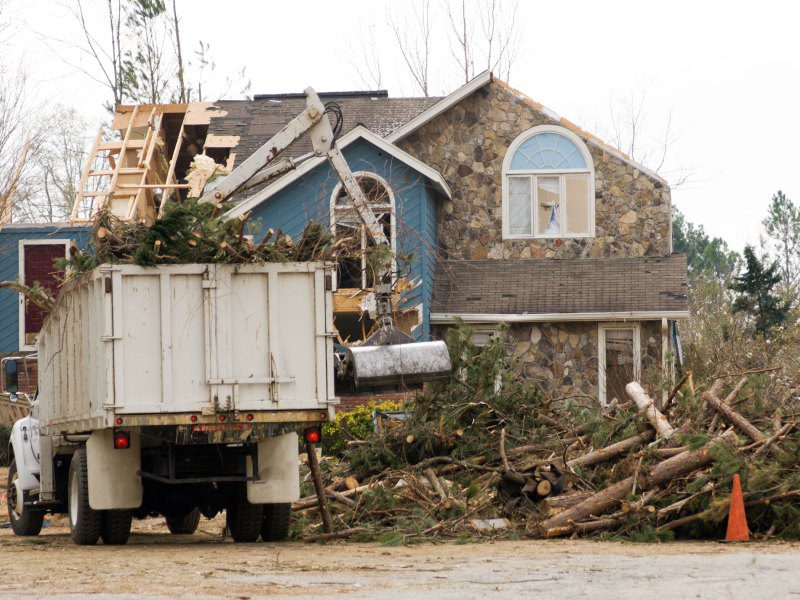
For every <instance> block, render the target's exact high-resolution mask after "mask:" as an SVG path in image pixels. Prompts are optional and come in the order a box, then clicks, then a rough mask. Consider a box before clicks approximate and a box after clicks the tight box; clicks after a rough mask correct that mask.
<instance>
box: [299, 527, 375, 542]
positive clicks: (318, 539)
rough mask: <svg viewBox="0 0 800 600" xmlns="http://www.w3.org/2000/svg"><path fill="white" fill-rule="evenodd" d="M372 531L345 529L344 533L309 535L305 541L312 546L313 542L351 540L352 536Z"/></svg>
mask: <svg viewBox="0 0 800 600" xmlns="http://www.w3.org/2000/svg"><path fill="white" fill-rule="evenodd" d="M371 531H372V530H371V529H368V528H366V527H353V528H352V529H345V530H343V531H334V532H331V533H319V534H317V535H309V536H308V537H306V538H305V539H304V540H303V541H304V542H305V543H306V544H311V543H313V542H327V541H329V540H341V539H344V538H349V537H350V536H351V535H356V534H358V533H370V532H371Z"/></svg>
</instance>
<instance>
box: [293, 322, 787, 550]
mask: <svg viewBox="0 0 800 600" xmlns="http://www.w3.org/2000/svg"><path fill="white" fill-rule="evenodd" d="M470 333H471V332H470V331H469V330H468V329H457V330H453V331H452V332H451V336H450V339H449V343H450V348H451V356H452V361H453V365H454V373H455V374H456V375H454V377H453V378H452V380H450V381H448V382H443V383H441V384H437V385H432V386H430V388H429V389H427V390H426V391H425V392H424V393H422V394H420V395H419V396H417V397H416V398H415V400H414V401H413V402H411V403H409V405H407V406H406V410H407V412H408V414H407V418H406V419H405V420H397V421H391V420H390V419H387V418H384V419H382V420H381V421H382V422H383V423H384V425H383V427H382V428H381V429H380V430H379V431H377V432H375V433H373V434H371V435H368V436H366V437H365V438H364V439H350V440H349V441H348V442H347V448H346V449H345V450H344V451H343V452H341V453H340V454H339V456H330V457H323V460H322V462H321V468H322V471H323V478H324V482H325V484H326V497H327V498H328V499H329V500H330V509H331V511H332V523H333V529H334V532H333V533H319V528H320V527H321V524H320V522H319V521H318V519H319V506H318V502H317V497H316V496H315V495H314V494H313V488H312V487H311V483H310V479H309V478H307V479H309V481H306V482H305V483H304V487H303V489H304V492H306V497H304V498H303V499H301V500H300V501H299V502H297V503H295V504H294V509H295V515H296V517H297V518H296V519H295V535H296V536H297V537H300V538H305V539H307V540H309V541H316V540H326V539H333V538H346V537H350V538H352V539H377V540H379V541H381V542H383V543H385V544H402V543H413V542H421V541H430V540H432V539H456V540H464V541H467V540H470V539H473V538H475V537H485V536H490V537H506V538H519V537H526V536H527V537H558V536H589V535H601V536H607V537H618V538H624V539H632V540H638V541H648V540H659V539H671V538H672V537H673V536H679V537H682V538H696V539H719V538H720V537H723V536H724V528H725V523H726V517H727V512H728V506H729V502H730V490H731V482H732V476H733V475H734V474H735V473H738V474H739V475H740V476H741V479H742V483H743V489H744V491H745V494H744V499H745V505H746V507H747V514H748V520H749V523H750V527H751V530H752V531H753V533H754V535H756V536H757V537H761V538H768V537H773V536H775V537H781V538H788V539H796V538H798V537H800V508H798V506H799V505H800V504H799V502H800V470H798V468H797V467H798V462H799V461H800V431H798V427H797V424H798V417H800V414H798V404H797V401H796V399H795V398H789V399H785V400H775V399H771V398H765V397H763V396H762V395H761V393H760V390H761V389H763V387H765V385H766V380H767V379H768V378H769V377H771V376H772V375H773V374H774V373H775V372H776V371H775V370H772V371H763V372H757V373H740V374H733V375H727V376H723V377H719V378H717V379H716V380H712V381H698V382H694V381H693V380H692V377H691V374H690V373H687V374H686V375H685V376H684V377H683V378H682V379H681V380H680V382H679V383H678V384H677V385H676V386H674V388H672V389H671V390H667V391H668V392H669V393H668V394H667V396H668V398H667V399H666V400H664V399H663V398H662V390H661V389H652V388H651V389H650V390H649V393H648V392H647V391H645V390H644V389H643V388H642V387H641V386H640V385H639V384H638V383H631V384H629V385H628V386H627V388H626V392H627V394H628V396H629V398H628V399H627V400H626V401H624V402H622V403H617V404H616V405H614V406H611V407H607V408H605V409H601V408H600V407H597V406H596V405H594V404H593V403H592V402H590V401H587V402H586V404H584V405H581V404H578V403H573V402H571V401H563V400H561V401H559V400H555V401H550V402H548V401H546V400H545V399H543V398H542V397H541V395H539V394H538V393H537V392H536V391H535V390H534V389H533V388H531V387H526V386H525V385H524V384H523V383H521V382H520V380H519V379H518V378H516V377H515V376H514V372H513V368H512V369H509V368H507V365H504V361H505V360H506V359H505V357H506V348H505V347H504V342H503V341H502V336H499V337H498V338H496V339H495V340H494V341H492V342H491V343H489V344H488V345H487V346H484V347H483V348H476V347H475V346H473V345H472V344H471V343H470V342H469V339H470ZM731 384H734V385H731ZM345 433H346V432H345ZM351 437H352V436H351Z"/></svg>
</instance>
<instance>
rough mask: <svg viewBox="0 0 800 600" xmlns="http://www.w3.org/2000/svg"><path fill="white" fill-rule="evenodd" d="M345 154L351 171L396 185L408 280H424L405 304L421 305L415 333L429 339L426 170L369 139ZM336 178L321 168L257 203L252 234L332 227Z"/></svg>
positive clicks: (432, 206)
mask: <svg viewBox="0 0 800 600" xmlns="http://www.w3.org/2000/svg"><path fill="white" fill-rule="evenodd" d="M343 154H344V156H345V158H346V159H347V162H348V164H349V165H350V169H352V170H353V171H370V172H372V173H375V174H377V175H379V176H380V177H383V178H384V179H385V180H386V181H387V182H388V183H389V186H390V187H391V188H392V191H393V193H394V197H395V214H396V225H397V250H398V252H399V253H406V254H412V255H413V260H412V262H411V265H410V279H416V280H418V281H420V285H419V286H418V287H417V288H416V289H414V290H412V291H410V292H407V293H406V294H405V297H404V302H403V305H404V306H405V307H410V306H415V305H417V304H420V303H422V304H423V323H422V326H421V327H418V328H417V329H416V330H415V331H414V334H415V337H416V338H417V339H428V338H429V335H430V322H429V316H430V300H431V295H432V293H433V261H434V256H435V250H436V239H437V238H436V199H435V193H434V192H433V190H431V189H430V187H429V182H428V180H427V179H426V178H425V177H424V176H423V175H422V174H420V173H419V172H418V171H416V170H414V169H412V168H411V167H409V166H408V165H406V164H405V163H403V162H400V161H398V160H396V159H394V158H393V157H391V156H388V155H387V154H386V153H385V152H383V151H382V150H380V149H379V148H377V147H376V146H374V145H372V144H371V143H369V142H367V141H365V140H358V141H356V142H353V143H352V144H350V145H349V146H348V147H347V148H345V149H344V150H343ZM338 182H339V179H338V178H337V176H336V173H335V172H334V171H333V170H332V169H331V168H330V166H329V165H328V164H327V163H323V164H321V165H319V166H317V167H316V168H314V169H312V170H311V171H310V172H308V173H306V174H305V175H304V176H303V177H301V178H300V179H298V180H297V181H295V182H293V183H292V185H290V186H288V187H286V188H284V189H283V190H281V191H280V192H278V193H277V194H275V195H274V196H272V197H271V198H269V199H267V200H266V201H264V202H263V203H262V204H261V205H260V206H258V207H256V208H255V209H254V210H253V215H252V217H251V220H250V221H249V223H250V225H249V233H251V234H253V237H254V239H255V241H256V243H258V241H260V240H261V238H262V237H263V236H264V233H265V232H266V231H267V230H268V229H269V228H272V229H276V230H277V229H278V228H280V229H281V231H282V232H283V233H288V234H289V235H291V236H292V237H295V236H297V235H299V234H300V233H301V232H302V230H303V228H304V227H305V225H306V223H308V221H310V220H312V219H313V220H316V221H319V222H320V223H323V224H325V225H326V226H330V197H331V194H332V193H333V190H334V188H335V187H336V185H337V184H338Z"/></svg>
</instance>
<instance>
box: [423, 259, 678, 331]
mask: <svg viewBox="0 0 800 600" xmlns="http://www.w3.org/2000/svg"><path fill="white" fill-rule="evenodd" d="M687 293H688V281H687V276H686V255H685V254H672V255H671V256H665V257H635V258H586V259H581V260H574V259H537V260H519V259H518V260H446V261H442V262H441V263H440V264H439V265H438V267H437V270H436V277H435V285H434V290H433V302H432V304H431V313H432V314H431V320H432V321H439V322H445V321H449V320H451V319H452V318H453V316H461V317H462V318H464V320H466V321H470V320H472V321H473V322H475V321H482V320H486V321H490V320H492V319H489V318H486V319H483V318H473V317H476V316H478V315H484V316H485V315H498V316H501V315H506V316H508V317H512V316H513V317H515V318H508V319H503V318H500V319H496V320H508V321H535V320H542V321H545V320H547V319H548V318H549V319H550V320H561V321H567V320H592V319H595V318H597V319H609V320H614V319H626V318H633V319H635V318H639V319H641V318H659V317H661V316H665V317H669V318H681V317H685V316H688V310H689V302H688V296H687Z"/></svg>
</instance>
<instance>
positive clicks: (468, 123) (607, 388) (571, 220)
mask: <svg viewBox="0 0 800 600" xmlns="http://www.w3.org/2000/svg"><path fill="white" fill-rule="evenodd" d="M320 97H321V98H322V100H323V101H324V102H335V103H336V104H337V105H338V106H339V107H340V108H341V112H342V115H343V122H342V129H341V137H340V138H339V139H338V145H339V147H340V148H341V149H342V152H343V154H344V156H345V158H346V159H347V161H348V163H349V165H350V168H351V169H352V171H353V172H354V173H355V174H356V177H357V178H358V179H359V181H360V182H361V185H362V188H363V189H364V190H365V192H366V194H367V196H368V198H369V199H370V201H371V202H372V206H373V211H374V212H375V215H376V216H377V217H378V219H379V221H380V222H381V223H382V224H383V227H384V233H385V235H386V237H387V239H388V240H389V243H390V244H391V246H392V250H393V251H394V252H395V255H396V263H397V264H396V266H397V271H398V278H397V281H396V288H395V296H396V307H397V313H398V323H399V325H400V326H401V328H402V329H404V330H405V331H407V332H409V333H410V334H411V335H412V336H413V337H415V338H416V339H419V340H424V339H430V337H441V336H443V335H444V334H445V332H446V330H447V328H448V327H451V326H453V325H454V324H455V323H457V322H465V323H467V324H469V325H470V326H472V327H473V328H474V330H475V336H474V339H475V341H476V342H478V343H481V342H483V341H485V340H487V339H488V336H490V335H492V334H493V332H494V331H495V329H496V328H497V326H498V324H500V323H507V324H508V325H509V338H510V340H509V352H510V354H511V355H512V356H513V357H514V358H515V359H517V360H516V361H515V364H516V365H517V368H518V369H519V370H520V374H521V376H524V377H528V378H535V379H536V380H537V381H538V382H539V383H540V385H541V386H542V388H543V389H544V390H545V391H546V392H548V393H550V394H552V395H554V396H555V397H567V396H586V397H591V398H594V399H597V400H599V401H601V402H610V401H611V400H612V399H613V398H615V397H616V398H621V397H622V396H621V394H622V393H623V392H622V388H623V386H624V384H625V383H627V382H628V381H630V380H631V379H639V380H642V381H643V382H645V383H648V382H650V383H651V384H652V385H656V384H657V383H658V382H659V381H660V379H661V376H662V374H663V375H666V376H669V375H670V368H671V367H670V365H671V362H672V361H671V360H670V359H671V357H672V356H674V355H679V348H678V337H677V329H676V325H675V323H676V321H678V320H680V319H682V318H685V317H686V316H688V302H687V276H686V261H685V257H684V256H682V255H676V254H672V243H671V201H670V190H669V187H668V185H667V183H666V182H665V181H664V180H663V179H662V178H661V177H659V176H658V175H657V174H655V173H653V172H651V171H649V170H648V169H646V168H644V167H643V166H641V165H638V164H636V163H635V162H633V161H632V160H630V159H629V158H628V157H627V156H625V155H624V154H623V153H621V152H620V151H618V150H616V149H614V148H612V147H610V146H608V145H606V144H604V143H603V142H601V141H600V140H598V139H597V138H595V137H594V136H592V135H590V134H588V133H587V132H585V131H583V130H581V129H580V128H579V127H577V126H576V125H574V124H573V123H571V122H569V121H567V120H566V119H564V118H561V117H559V116H558V115H556V114H555V113H553V112H552V111H550V110H548V109H547V108H545V107H543V106H542V105H540V104H538V103H536V102H534V101H532V100H531V99H529V98H528V97H526V96H525V95H524V94H522V93H520V92H518V91H516V90H514V89H512V88H511V87H509V86H508V85H507V84H505V83H504V82H502V81H499V80H497V79H496V78H495V77H493V76H492V74H491V73H489V72H486V73H483V74H481V75H479V76H478V77H476V78H475V79H473V80H472V81H470V82H469V83H467V84H466V85H464V86H462V87H461V88H459V89H458V90H456V91H455V92H453V93H452V94H450V95H448V96H445V97H442V98H390V97H389V96H388V94H387V93H386V92H384V91H376V92H332V93H323V94H320ZM304 98H305V97H304V94H264V95H257V96H255V97H254V99H253V100H243V101H219V102H215V103H190V104H172V105H158V106H118V107H117V110H116V113H115V118H114V122H113V124H112V128H113V129H115V130H116V131H117V132H118V136H117V137H118V138H119V140H118V141H106V137H107V136H102V135H100V134H98V138H97V140H96V142H95V145H94V148H93V150H92V159H91V160H90V161H89V165H88V166H87V170H86V172H85V173H84V175H83V179H82V181H81V187H80V190H81V191H80V192H79V194H78V198H77V199H76V205H75V210H74V211H73V215H72V219H73V220H72V221H71V222H70V223H65V224H47V225H41V226H39V225H31V226H20V225H9V226H4V227H3V228H2V229H1V230H0V248H1V249H2V252H3V254H2V256H3V258H2V266H3V268H4V278H5V279H14V278H15V276H16V275H19V278H20V279H21V280H22V281H24V282H26V283H30V282H32V281H41V282H43V284H45V285H50V284H49V283H48V282H51V281H52V274H51V272H50V271H49V270H48V268H47V267H42V265H41V264H39V263H37V260H36V259H35V256H38V255H39V254H41V255H44V254H43V253H47V252H49V253H50V254H47V260H51V257H50V255H51V254H53V253H60V252H64V251H66V248H67V246H68V244H69V243H70V241H71V240H76V241H77V242H78V243H79V244H83V243H85V240H86V233H87V227H86V226H85V225H81V222H84V223H85V220H86V219H87V218H88V217H90V216H91V213H92V210H94V209H95V208H96V206H98V202H110V203H111V204H110V206H111V207H112V210H113V211H114V213H115V214H117V215H118V216H120V217H122V218H128V219H144V220H151V219H153V218H155V215H157V214H158V212H159V210H160V209H161V207H163V206H165V205H166V203H167V202H170V201H176V200H179V199H182V198H186V197H191V196H195V195H198V194H197V189H198V186H199V189H202V185H203V184H205V183H206V180H207V179H208V178H209V177H211V176H213V174H214V173H219V174H224V173H227V172H229V171H230V170H231V169H233V168H235V167H236V166H237V165H238V164H241V162H242V161H244V160H246V159H247V157H248V156H250V155H251V154H252V153H253V152H254V151H255V150H256V149H258V148H259V147H260V146H261V145H262V144H264V142H266V141H267V140H268V139H269V138H270V137H271V136H272V135H274V134H275V133H277V132H278V131H279V130H280V129H281V128H282V127H283V126H284V125H285V124H286V123H287V122H288V121H290V120H291V119H292V118H294V117H295V116H296V115H297V114H299V113H300V112H302V110H303V109H304V108H305V99H304ZM310 151H311V144H310V141H309V140H308V139H304V138H300V139H299V140H297V141H296V142H295V143H294V144H292V146H290V148H289V149H288V150H287V151H286V152H284V153H283V154H282V155H281V156H279V158H280V159H283V160H286V161H289V162H288V163H287V164H288V165H289V167H295V168H290V169H289V170H287V172H286V173H284V174H282V175H280V176H278V177H276V178H272V179H269V180H265V181H261V182H256V185H252V186H251V187H250V188H249V189H246V190H243V191H240V192H238V193H237V195H236V196H235V197H234V199H233V201H232V202H230V207H229V208H227V211H228V214H229V215H231V216H237V217H241V218H243V219H247V228H248V233H249V234H250V235H252V236H253V239H254V241H256V242H258V241H259V240H260V239H262V238H263V237H264V236H265V235H266V234H267V231H268V230H269V229H273V230H275V231H276V232H277V230H280V232H281V234H288V235H289V236H297V235H298V234H299V233H300V232H301V231H302V229H303V227H304V226H305V224H306V223H307V222H308V221H309V220H317V221H320V222H323V223H325V224H328V225H329V226H330V227H331V230H332V232H333V234H334V236H335V238H336V239H337V240H347V243H348V244H349V245H350V246H349V247H350V248H352V252H351V253H350V254H349V255H348V256H346V257H345V258H343V259H342V260H341V261H340V263H339V264H338V265H337V282H336V287H337V291H336V293H335V294H334V298H335V300H334V324H335V326H336V330H337V332H338V337H339V339H338V341H339V343H341V344H349V343H358V341H359V340H362V339H364V338H365V337H366V336H367V335H368V334H369V332H370V329H371V327H372V325H373V324H374V322H373V320H372V317H373V316H374V302H375V300H374V293H373V292H374V290H373V287H374V282H373V281H372V280H371V275H370V273H371V270H370V268H369V265H368V264H367V263H368V258H367V257H366V255H367V252H366V250H367V245H368V243H369V242H368V237H367V235H366V233H365V232H364V231H363V228H362V226H361V225H360V221H359V220H358V219H357V217H356V215H355V214H354V209H353V206H352V204H351V203H350V200H349V198H348V196H347V195H346V194H345V193H344V192H343V191H342V186H341V185H340V183H339V181H338V179H337V177H336V174H335V172H333V171H332V170H331V168H330V167H329V165H328V164H327V162H326V161H325V159H324V158H318V157H311V158H309V157H308V153H309V152H310ZM197 155H204V156H205V157H208V158H207V159H199V160H198V159H197V158H196V157H197ZM208 159H213V162H212V161H211V160H208ZM292 161H294V162H292ZM192 164H194V165H195V168H194V169H192V168H190V167H191V165H192ZM203 165H205V166H203ZM295 165H296V166H295ZM201 167H202V168H201ZM198 179H201V180H202V181H199V182H198ZM91 184H94V185H91ZM209 185H211V184H209ZM37 252H38V254H37ZM42 260H45V259H42ZM39 262H42V261H39ZM37 264H39V266H36V265H37ZM42 264H44V263H42ZM37 269H38V270H37ZM48 278H49V279H48ZM0 303H2V311H1V314H2V317H1V318H0V340H2V342H3V343H2V347H0V352H2V353H4V355H9V354H14V353H17V352H23V351H30V350H31V349H32V348H33V346H32V345H31V342H32V340H33V338H34V337H35V332H36V327H37V324H40V322H41V316H40V315H39V316H37V315H38V313H37V315H34V314H33V312H31V311H33V309H30V308H28V307H27V305H26V304H25V302H24V299H22V298H20V297H19V296H18V295H17V294H15V293H13V292H12V291H11V290H8V289H3V290H0ZM29 313H30V314H29ZM37 319H39V320H37Z"/></svg>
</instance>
